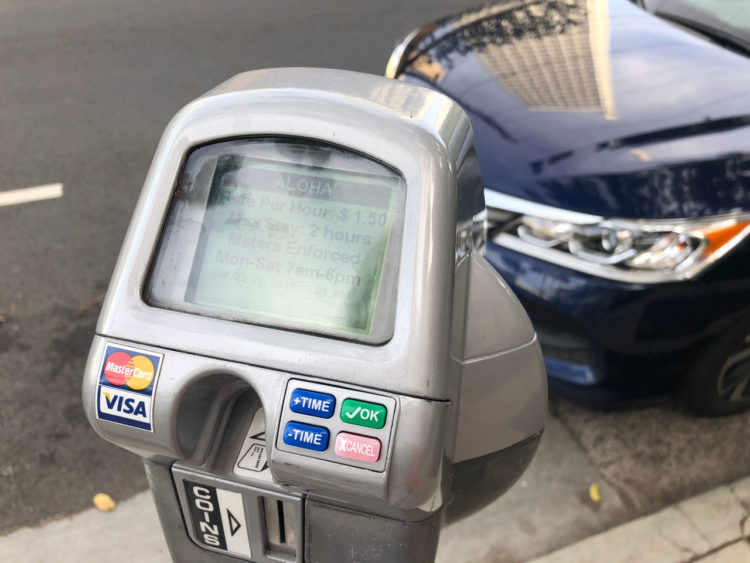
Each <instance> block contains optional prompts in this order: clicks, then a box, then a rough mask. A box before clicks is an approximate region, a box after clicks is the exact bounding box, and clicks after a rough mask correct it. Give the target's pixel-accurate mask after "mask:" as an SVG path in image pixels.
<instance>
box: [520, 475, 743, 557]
mask: <svg viewBox="0 0 750 563" xmlns="http://www.w3.org/2000/svg"><path fill="white" fill-rule="evenodd" d="M749 542H750V477H749V478H745V479H742V480H740V481H736V482H735V483H732V484H730V485H727V486H723V487H718V488H716V489H714V490H712V491H709V492H708V493H705V494H702V495H699V496H696V497H693V498H691V499H688V500H685V501H683V502H680V503H677V504H675V505H673V506H670V507H668V508H665V509H663V510H660V511H659V512H656V513H655V514H651V515H649V516H644V517H643V518H639V519H637V520H633V521H632V522H628V523H627V524H623V525H621V526H618V527H616V528H613V529H611V530H608V531H606V532H603V533H601V534H597V535H595V536H591V537H589V538H586V539H584V540H581V541H579V542H577V543H574V544H573V545H570V546H568V547H565V548H563V549H560V550H558V551H555V552H553V553H551V554H549V555H546V556H544V557H540V558H538V559H535V560H534V561H533V563H586V562H588V561H591V562H594V561H597V562H598V561H609V562H623V563H625V562H631V561H632V562H637V561H659V562H673V561H674V562H678V561H680V562H682V561H702V562H705V563H709V562H711V563H720V562H721V563H750V543H749Z"/></svg>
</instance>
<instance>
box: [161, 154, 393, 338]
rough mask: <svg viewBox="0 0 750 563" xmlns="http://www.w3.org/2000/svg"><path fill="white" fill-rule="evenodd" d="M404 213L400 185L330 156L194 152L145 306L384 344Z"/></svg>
mask: <svg viewBox="0 0 750 563" xmlns="http://www.w3.org/2000/svg"><path fill="white" fill-rule="evenodd" d="M403 205H404V185H403V180H402V179H401V176H400V175H398V174H396V173H395V172H393V171H392V170H391V169H389V168H387V167H385V166H383V165H381V164H379V163H377V162H375V161H373V160H371V159H367V158H365V157H363V156H361V155H358V154H355V153H351V152H348V151H344V150H342V149H338V148H335V147H330V146H327V145H322V144H317V143H304V142H301V141H260V142H259V141H232V142H228V143H221V144H220V145H212V146H210V147H206V148H204V149H198V150H197V151H194V153H192V154H191V156H190V158H189V159H188V162H187V163H186V165H185V171H184V173H183V175H182V177H181V178H180V182H179V184H178V186H177V190H176V193H175V197H174V200H173V205H172V209H171V210H170V216H169V218H168V221H167V226H166V229H165V235H164V237H163V241H162V244H161V247H160V250H159V253H158V255H157V260H156V262H155V267H154V271H153V273H152V276H151V280H150V284H149V289H148V291H147V294H148V295H147V297H148V299H147V300H150V301H152V302H153V304H155V305H157V306H164V307H167V308H176V309H180V310H187V311H189V312H198V313H202V314H204V315H208V316H214V317H219V318H227V319H231V320H240V321H245V322H251V323H254V324H263V325H269V326H281V327H284V328H292V329H298V330H303V331H308V332H319V333H324V334H331V335H336V336H346V335H360V336H362V337H363V338H361V339H363V340H365V341H378V342H379V341H384V340H385V339H387V338H388V337H389V336H390V334H392V326H391V327H388V326H387V325H388V321H389V318H390V317H392V315H391V314H390V312H392V311H390V310H391V309H392V307H393V302H394V301H395V299H394V297H395V282H396V280H395V277H396V273H397V264H398V260H397V259H398V256H399V254H400V252H399V250H400V242H401V230H402V228H403V227H402V225H403ZM379 309H380V313H379V314H378V310H379Z"/></svg>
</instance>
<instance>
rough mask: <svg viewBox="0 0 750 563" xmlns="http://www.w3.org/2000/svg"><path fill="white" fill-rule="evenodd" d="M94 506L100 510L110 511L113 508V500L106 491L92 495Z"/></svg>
mask: <svg viewBox="0 0 750 563" xmlns="http://www.w3.org/2000/svg"><path fill="white" fill-rule="evenodd" d="M94 506H95V507H96V508H98V509H99V510H101V511H102V512H112V511H113V510H114V509H115V501H113V500H112V497H111V496H109V495H108V494H106V493H97V494H95V495H94Z"/></svg>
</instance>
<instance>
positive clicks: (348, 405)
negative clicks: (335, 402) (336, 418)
mask: <svg viewBox="0 0 750 563" xmlns="http://www.w3.org/2000/svg"><path fill="white" fill-rule="evenodd" d="M387 415H388V410H387V409H386V408H385V407H384V406H383V405H378V404H376V403H367V402H365V401H356V400H354V399H347V400H345V401H344V402H343V403H341V420H343V421H344V422H348V423H349V424H356V425H357V426H367V428H383V426H385V417H386V416H387Z"/></svg>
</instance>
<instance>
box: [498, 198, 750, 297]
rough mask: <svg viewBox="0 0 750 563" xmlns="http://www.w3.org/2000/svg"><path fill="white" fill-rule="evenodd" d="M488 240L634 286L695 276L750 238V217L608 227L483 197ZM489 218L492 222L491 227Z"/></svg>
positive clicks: (588, 218)
mask: <svg viewBox="0 0 750 563" xmlns="http://www.w3.org/2000/svg"><path fill="white" fill-rule="evenodd" d="M485 199H486V201H487V206H488V212H489V217H490V225H491V229H492V227H493V226H494V229H493V230H492V231H491V234H490V239H491V240H492V241H493V242H494V243H495V244H499V245H500V246H505V247H507V248H511V249H513V250H516V251H518V252H523V253H525V254H529V255H532V256H535V257H537V258H540V259H542V260H547V261H549V262H554V263H557V264H560V265H562V266H565V267H568V268H571V269H574V270H578V271H582V272H585V273H588V274H592V275H596V276H599V277H603V278H608V279H614V280H619V281H627V282H631V283H662V282H668V281H679V280H685V279H690V278H693V277H695V276H697V275H698V274H699V273H700V272H701V271H703V270H704V269H705V268H706V267H708V266H709V265H710V264H712V263H714V262H715V261H716V260H718V259H719V258H721V257H722V256H723V255H725V254H726V253H727V252H729V251H730V250H731V249H732V248H734V247H735V246H736V245H737V244H738V243H739V242H740V241H741V240H742V239H743V238H744V237H746V236H747V235H748V234H750V215H748V214H734V215H723V216H716V217H705V218H700V219H684V220H663V221H654V220H626V219H610V218H604V217H599V216H595V215H588V214H584V213H575V212H571V211H565V210H560V209H557V208H554V207H549V206H546V205H541V204H536V203H533V202H529V201H527V200H522V199H518V198H514V197H512V196H507V195H504V194H500V193H498V192H495V191H491V190H486V191H485ZM493 218H494V220H493Z"/></svg>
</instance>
